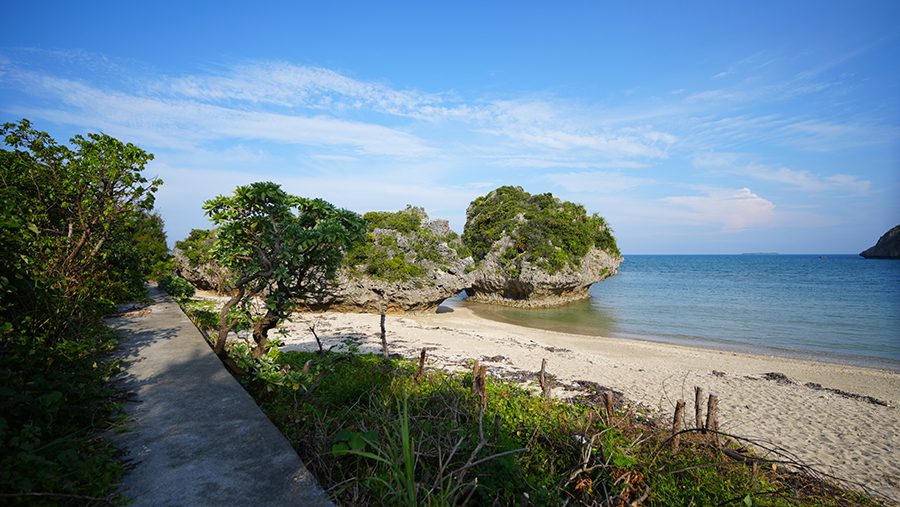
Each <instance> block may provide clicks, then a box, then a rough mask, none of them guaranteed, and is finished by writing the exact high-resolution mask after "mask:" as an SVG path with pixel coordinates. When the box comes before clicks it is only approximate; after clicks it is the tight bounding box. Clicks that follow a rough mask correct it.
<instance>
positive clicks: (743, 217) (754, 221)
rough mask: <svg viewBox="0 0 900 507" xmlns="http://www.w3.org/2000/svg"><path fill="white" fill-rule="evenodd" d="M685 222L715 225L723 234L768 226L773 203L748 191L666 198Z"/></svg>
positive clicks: (717, 190)
mask: <svg viewBox="0 0 900 507" xmlns="http://www.w3.org/2000/svg"><path fill="white" fill-rule="evenodd" d="M662 202H664V203H666V204H669V205H671V206H673V208H674V209H673V211H674V212H676V213H680V214H681V217H682V220H683V221H684V222H685V223H695V224H717V225H721V226H722V228H723V230H725V231H741V230H745V229H748V228H751V227H757V226H760V225H764V224H767V223H770V222H771V221H772V219H773V218H774V212H775V204H774V203H772V202H771V201H769V200H767V199H765V198H763V197H760V196H759V195H756V194H755V193H753V191H752V190H750V189H749V188H739V189H736V190H732V189H713V190H709V191H707V192H706V193H705V194H703V195H689V196H672V197H665V198H663V199H662Z"/></svg>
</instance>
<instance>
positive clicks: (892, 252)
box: [859, 225, 900, 259]
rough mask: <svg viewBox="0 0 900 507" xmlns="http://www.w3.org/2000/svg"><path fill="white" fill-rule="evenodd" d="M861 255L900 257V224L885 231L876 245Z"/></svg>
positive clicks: (872, 257) (887, 257) (867, 256)
mask: <svg viewBox="0 0 900 507" xmlns="http://www.w3.org/2000/svg"><path fill="white" fill-rule="evenodd" d="M859 255H861V256H863V257H865V258H866V259H900V225H898V226H896V227H894V228H893V229H891V230H889V231H887V232H886V233H884V235H882V236H881V238H879V239H878V243H875V246H873V247H872V248H869V249H867V250H864V251H862V252H860V254H859Z"/></svg>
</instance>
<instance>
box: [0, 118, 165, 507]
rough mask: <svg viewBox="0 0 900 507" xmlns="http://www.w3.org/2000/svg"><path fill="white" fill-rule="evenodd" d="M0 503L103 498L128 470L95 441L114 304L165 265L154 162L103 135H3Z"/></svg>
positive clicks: (9, 131) (24, 125) (106, 412)
mask: <svg viewBox="0 0 900 507" xmlns="http://www.w3.org/2000/svg"><path fill="white" fill-rule="evenodd" d="M0 133H2V136H3V141H4V147H3V149H2V150H0V294H2V299H0V499H2V500H0V503H3V504H6V505H9V504H12V505H18V504H28V505H36V504H40V505H57V504H65V505H71V504H86V503H89V502H97V503H109V502H111V501H113V500H115V498H114V497H112V496H110V494H111V491H112V489H113V487H114V485H115V482H116V481H117V480H118V478H119V476H120V475H121V472H122V466H121V465H120V464H119V463H118V461H117V460H116V459H115V450H114V449H112V448H111V447H110V446H109V445H108V444H107V443H106V442H105V441H104V440H103V439H102V438H101V434H102V433H103V432H104V431H107V430H108V429H109V428H110V427H111V426H112V425H114V424H117V422H116V421H117V418H118V414H119V409H120V406H119V405H118V403H115V402H114V401H113V400H112V394H113V393H112V392H111V390H110V389H109V387H108V386H107V382H108V380H109V378H110V377H111V375H112V374H113V373H115V372H116V371H117V365H116V363H115V362H114V361H111V360H110V359H109V358H108V354H109V353H110V352H111V351H112V350H114V348H115V345H116V340H115V333H113V332H112V331H110V330H109V329H107V328H106V327H105V326H104V325H103V322H102V320H101V318H102V316H103V315H104V314H107V313H109V312H112V311H114V310H115V302H117V301H122V300H134V299H141V298H143V297H145V291H144V280H145V279H146V278H147V277H151V276H156V275H157V274H160V272H161V271H164V270H165V266H166V265H167V262H168V260H167V257H168V253H167V247H166V244H165V234H164V232H163V230H162V225H163V224H162V220H161V219H160V218H159V216H158V215H155V214H153V212H152V209H153V195H154V193H155V191H156V189H157V187H158V186H159V185H160V184H161V183H162V182H161V181H160V180H156V179H148V178H146V177H145V176H144V175H143V169H144V165H145V164H146V163H147V162H148V161H149V160H151V159H152V155H150V154H148V153H146V152H144V151H143V150H141V149H140V148H138V147H136V146H134V145H131V144H125V143H122V142H120V141H118V140H117V139H115V138H112V137H110V136H107V135H103V134H90V135H88V136H87V137H83V136H76V137H74V138H73V139H71V146H64V145H60V144H58V143H57V142H56V141H54V140H53V139H52V138H51V137H50V136H49V135H48V134H46V133H44V132H40V131H37V130H35V129H33V128H32V127H31V124H30V123H29V122H28V121H26V120H22V121H21V122H19V123H17V124H12V123H7V124H5V125H3V127H2V129H0Z"/></svg>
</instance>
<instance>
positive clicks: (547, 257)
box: [463, 186, 620, 273]
mask: <svg viewBox="0 0 900 507" xmlns="http://www.w3.org/2000/svg"><path fill="white" fill-rule="evenodd" d="M504 236H509V237H510V239H511V242H512V245H511V246H510V247H509V249H508V250H507V251H505V252H503V257H504V258H505V259H506V260H507V263H508V270H509V271H510V272H511V273H517V272H518V270H519V269H520V268H521V262H522V261H523V260H524V261H528V262H531V263H534V264H537V265H539V266H541V267H542V268H544V269H545V270H547V271H549V272H551V273H555V272H557V271H559V270H561V269H563V268H564V267H566V266H571V267H573V268H577V267H578V266H579V264H580V262H581V259H582V258H583V257H584V256H585V254H587V253H588V251H589V250H590V249H591V248H592V247H595V246H596V247H599V248H601V249H603V250H605V251H607V252H609V253H610V254H612V255H614V256H618V255H620V253H619V249H618V247H617V246H616V240H615V238H614V237H613V235H612V231H611V230H610V228H609V226H608V225H607V224H606V221H605V220H604V219H603V217H601V216H599V215H597V214H593V215H588V214H587V212H586V211H585V209H584V207H583V206H581V205H579V204H574V203H571V202H567V201H560V200H559V199H557V198H555V197H553V195H551V194H537V195H531V194H529V193H528V192H525V191H524V190H523V189H522V188H521V187H511V186H504V187H500V188H498V189H496V190H494V191H492V192H491V193H489V194H488V195H485V196H481V197H478V198H476V199H475V200H474V201H472V203H471V204H470V205H469V208H468V210H467V211H466V226H465V232H464V233H463V241H464V242H465V244H466V245H467V246H468V247H469V249H470V250H471V252H472V255H473V256H474V257H475V259H476V261H478V260H481V259H483V258H484V257H485V256H486V255H487V254H488V252H490V250H491V248H492V247H493V244H494V242H496V241H497V240H499V239H500V238H502V237H504Z"/></svg>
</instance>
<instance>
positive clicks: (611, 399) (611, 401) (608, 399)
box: [603, 391, 616, 426]
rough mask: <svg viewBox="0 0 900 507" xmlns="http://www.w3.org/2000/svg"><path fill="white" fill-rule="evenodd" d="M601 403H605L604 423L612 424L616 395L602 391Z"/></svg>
mask: <svg viewBox="0 0 900 507" xmlns="http://www.w3.org/2000/svg"><path fill="white" fill-rule="evenodd" d="M603 403H604V404H606V424H608V425H610V426H612V424H613V418H614V417H615V416H616V397H615V395H614V394H613V393H612V392H610V391H606V392H605V393H603Z"/></svg>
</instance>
